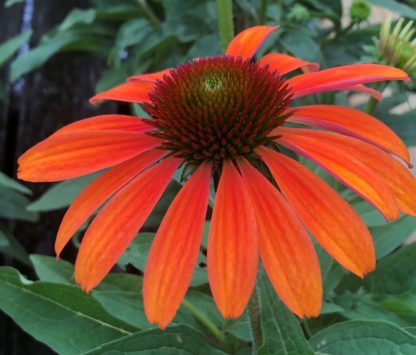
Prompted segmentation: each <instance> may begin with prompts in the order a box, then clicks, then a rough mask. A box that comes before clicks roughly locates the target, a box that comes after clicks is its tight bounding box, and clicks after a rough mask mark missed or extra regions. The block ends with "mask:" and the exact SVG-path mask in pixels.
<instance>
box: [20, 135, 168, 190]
mask: <svg viewBox="0 0 416 355" xmlns="http://www.w3.org/2000/svg"><path fill="white" fill-rule="evenodd" d="M160 142H161V141H160V140H159V139H156V138H154V137H151V136H148V135H144V134H143V133H136V132H115V131H108V132H106V131H97V132H74V133H66V134H58V135H52V136H50V137H49V138H47V139H45V140H44V141H42V142H40V143H38V144H36V145H35V146H33V147H32V148H30V149H29V150H28V151H27V152H26V153H24V154H23V155H22V156H21V157H20V158H19V160H18V163H19V170H18V173H17V175H18V177H19V179H22V180H26V181H34V182H39V181H59V180H66V179H71V178H75V177H78V176H82V175H86V174H90V173H93V172H95V171H98V170H101V169H104V168H108V167H110V166H113V165H115V164H118V163H121V162H123V161H126V160H128V159H130V158H133V157H134V156H136V155H138V154H140V153H142V152H144V151H146V150H148V149H151V148H154V147H157V146H158V145H160Z"/></svg>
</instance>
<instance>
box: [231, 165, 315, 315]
mask: <svg viewBox="0 0 416 355" xmlns="http://www.w3.org/2000/svg"><path fill="white" fill-rule="evenodd" d="M238 166H239V167H240V171H241V173H242V176H243V181H244V185H245V186H246V189H247V190H248V191H249V194H250V197H251V200H252V204H253V207H254V211H255V214H256V220H257V226H258V233H259V249H260V257H261V259H262V261H263V264H264V267H265V269H266V272H267V275H268V276H269V278H270V281H271V283H272V285H273V287H274V289H275V290H276V292H277V294H278V295H279V297H280V299H281V300H282V302H283V303H284V304H285V305H286V306H287V307H288V308H289V309H290V310H291V311H292V312H293V313H295V314H296V315H298V316H299V317H304V316H307V317H312V316H318V315H319V312H320V308H321V303H322V283H321V272H320V268H319V262H318V258H317V256H316V253H315V250H314V248H313V245H312V242H311V240H310V239H309V236H308V234H307V232H306V230H305V229H304V227H303V226H302V224H301V223H300V221H299V220H298V218H297V217H296V215H295V214H294V212H293V210H292V209H291V208H290V207H289V205H288V204H287V202H286V201H285V200H284V198H283V197H282V196H281V195H280V193H279V192H278V190H277V189H276V188H275V187H274V186H273V185H272V184H271V183H270V182H269V181H268V180H267V179H266V178H265V177H264V176H263V175H261V174H260V173H259V172H258V171H257V170H256V169H255V168H254V167H253V166H251V165H250V163H248V162H247V161H246V160H243V159H241V160H240V161H239V162H238Z"/></svg>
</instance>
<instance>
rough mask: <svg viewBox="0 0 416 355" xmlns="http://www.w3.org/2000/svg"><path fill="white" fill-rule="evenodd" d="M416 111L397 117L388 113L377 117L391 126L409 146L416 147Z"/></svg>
mask: <svg viewBox="0 0 416 355" xmlns="http://www.w3.org/2000/svg"><path fill="white" fill-rule="evenodd" d="M415 114H416V109H413V110H410V111H408V112H406V113H403V114H400V115H396V114H392V113H388V112H383V113H379V114H378V115H377V117H378V118H379V119H380V120H382V121H383V122H384V123H385V124H386V125H387V126H389V127H390V128H391V129H392V130H393V131H394V132H396V133H397V134H398V136H399V137H400V138H401V139H402V140H403V141H404V142H405V144H406V145H407V146H412V145H416V120H415V119H414V117H415Z"/></svg>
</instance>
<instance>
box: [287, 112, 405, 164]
mask: <svg viewBox="0 0 416 355" xmlns="http://www.w3.org/2000/svg"><path fill="white" fill-rule="evenodd" d="M287 121H288V122H295V123H302V124H306V125H309V126H314V127H319V128H324V129H329V130H332V131H335V132H338V133H342V134H346V135H349V136H352V137H355V138H358V139H362V140H364V141H366V142H368V143H371V144H374V145H376V146H378V147H380V148H382V149H384V150H386V151H388V152H390V153H393V154H395V155H397V156H398V157H399V158H401V159H403V160H404V161H405V162H407V163H408V164H409V163H410V156H409V152H408V150H407V148H406V145H405V144H404V143H403V142H402V140H401V139H400V138H399V137H398V136H397V134H396V133H394V132H393V131H392V130H391V129H390V128H389V127H387V126H386V125H385V124H383V123H382V122H380V121H379V120H377V119H376V118H374V117H372V116H370V115H369V114H367V113H365V112H362V111H359V110H355V109H352V108H349V107H341V106H333V105H311V106H302V107H296V111H295V113H294V114H293V115H292V116H290V117H289V118H288V119H287Z"/></svg>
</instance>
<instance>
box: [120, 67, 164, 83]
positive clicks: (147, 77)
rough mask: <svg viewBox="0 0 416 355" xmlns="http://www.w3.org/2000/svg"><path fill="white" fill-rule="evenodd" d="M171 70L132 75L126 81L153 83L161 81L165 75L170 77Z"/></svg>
mask: <svg viewBox="0 0 416 355" xmlns="http://www.w3.org/2000/svg"><path fill="white" fill-rule="evenodd" d="M171 70H172V69H170V68H169V69H164V70H161V71H158V72H155V73H148V74H140V75H133V76H130V77H129V78H127V81H150V82H153V83H155V82H156V81H158V80H162V79H163V77H164V76H165V75H167V76H170V71H171Z"/></svg>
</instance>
